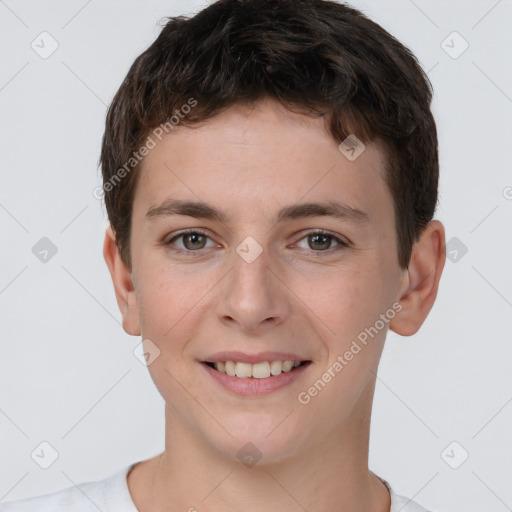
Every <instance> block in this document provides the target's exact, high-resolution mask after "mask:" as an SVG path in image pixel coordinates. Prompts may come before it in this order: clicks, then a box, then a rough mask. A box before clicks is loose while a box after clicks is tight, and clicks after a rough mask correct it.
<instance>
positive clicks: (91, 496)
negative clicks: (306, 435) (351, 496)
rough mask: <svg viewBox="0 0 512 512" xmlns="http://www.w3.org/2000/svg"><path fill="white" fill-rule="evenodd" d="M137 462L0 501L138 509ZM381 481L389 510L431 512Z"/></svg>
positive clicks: (5, 511) (21, 505)
mask: <svg viewBox="0 0 512 512" xmlns="http://www.w3.org/2000/svg"><path fill="white" fill-rule="evenodd" d="M135 464H137V463H134V464H130V465H129V466H127V467H125V468H124V469H122V470H121V471H118V472H117V473H115V474H113V475H112V476H110V477H108V478H105V479H104V480H99V481H96V482H86V483H82V484H80V485H79V487H77V486H72V487H68V488H66V489H63V490H62V491H57V492H53V493H50V494H45V495H43V496H36V497H34V498H25V499H22V500H17V501H8V502H0V512H98V510H101V511H102V512H138V510H137V508H136V507H135V504H134V503H133V501H132V498H131V496H130V491H129V490H128V483H127V480H126V477H127V475H128V472H129V471H130V469H131V468H132V467H133V466H134V465H135ZM379 478H380V477H379ZM380 480H381V481H382V482H383V483H384V485H386V487H387V488H388V489H389V492H390V494H391V509H390V511H389V512H429V511H428V510H426V509H425V508H423V507H422V506H420V505H418V504H417V503H415V502H414V501H411V500H408V499H407V498H404V497H403V496H398V495H397V494H395V493H394V492H393V490H392V489H391V486H390V485H389V484H388V483H387V482H386V481H385V480H383V479H382V478H381V479H380Z"/></svg>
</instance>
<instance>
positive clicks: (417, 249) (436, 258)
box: [389, 220, 446, 336]
mask: <svg viewBox="0 0 512 512" xmlns="http://www.w3.org/2000/svg"><path fill="white" fill-rule="evenodd" d="M445 260H446V249H445V233H444V226H443V224H441V222H439V221H437V220H433V221H430V222H429V224H428V225H427V227H426V228H425V230H424V231H423V233H422V235H421V236H420V239H419V240H418V241H417V242H416V243H415V244H414V246H413V250H412V255H411V261H410V264H409V268H408V275H407V278H408V279H407V283H406V284H407V286H406V287H405V290H401V292H400V296H399V297H398V301H399V302H400V304H401V305H402V310H401V311H400V314H398V315H397V316H396V317H395V318H394V319H393V320H392V321H391V322H390V324H389V328H390V329H391V330H392V331H394V332H396V333H397V334H400V335H402V336H411V335H413V334H415V333H416V332H418V330H419V328H420V327H421V325H422V324H423V322H424V321H425V319H426V318H427V316H428V314H429V312H430V310H431V309H432V306H433V305H434V301H435V299H436V296H437V290H438V287H439V280H440V278H441V274H442V271H443V268H444V264H445Z"/></svg>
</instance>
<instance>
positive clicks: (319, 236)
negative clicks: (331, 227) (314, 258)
mask: <svg viewBox="0 0 512 512" xmlns="http://www.w3.org/2000/svg"><path fill="white" fill-rule="evenodd" d="M302 240H306V243H307V244H308V247H304V248H305V249H307V250H313V251H314V252H327V251H328V250H329V249H331V248H332V247H331V245H332V242H333V241H335V242H336V243H337V244H338V245H337V246H335V247H334V248H336V247H339V246H341V247H348V246H349V244H348V243H347V242H345V241H343V240H341V239H340V238H338V237H337V236H334V235H331V234H330V233H328V232H326V231H323V230H317V231H311V232H309V233H308V234H307V235H306V236H305V237H304V238H302V239H301V241H302ZM297 245H299V244H297Z"/></svg>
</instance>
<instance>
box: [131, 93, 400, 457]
mask: <svg viewBox="0 0 512 512" xmlns="http://www.w3.org/2000/svg"><path fill="white" fill-rule="evenodd" d="M384 167H385V155H384V153H383V151H382V150H381V148H380V147H379V146H378V145H376V144H375V143H372V144H367V145H366V148H365V150H364V151H363V153H362V154H361V155H360V156H359V157H358V158H356V159H355V160H353V161H351V160H349V159H348V158H347V157H346V156H345V155H344V154H342V152H341V151H340V149H339V148H338V145H337V144H336V142H335V141H334V140H333V139H332V138H330V137H329V136H328V134H327V133H326V131H325V128H324V122H323V120H321V119H313V118H309V117H304V116H301V115H299V114H295V113H292V112H290V111H288V110H286V109H285V108H284V107H282V106H280V105H279V104H278V103H276V102H274V101H272V100H265V101H261V102H259V103H257V104H256V105H255V106H253V107H252V108H249V107H247V106H235V107H232V108H230V109H229V110H227V111H225V112H224V113H222V114H221V115H218V116H217V117H215V118H213V119H211V120H209V121H208V122H206V123H204V124H203V125H201V126H200V127H192V128H187V127H180V128H178V129H176V130H174V131H173V132H172V133H171V134H169V135H168V136H166V138H164V139H163V140H162V142H159V143H158V144H157V146H156V147H155V148H154V149H152V150H151V151H150V153H149V154H148V155H147V157H146V159H145V161H144V165H143V168H142V174H141V176H140V180H139V183H138V185H137V190H136V194H135V199H134V204H133V218H132V232H131V236H132V238H131V254H132V273H131V275H130V278H131V279H132V280H133V300H132V303H131V306H130V308H129V309H128V310H125V312H124V321H125V328H126V329H127V330H128V331H129V332H130V333H131V334H134V335H138V334H140V335H141V336H142V338H143V339H144V340H150V342H148V341H145V342H144V343H145V344H146V347H147V348H148V351H149V352H150V353H151V352H152V353H153V354H158V357H156V358H155V359H154V361H152V362H151V363H150V364H149V372H150V374H151V377H152V379H153V380H154V382H155V384H156V386H157V388H158V390H159V392H160V393H161V395H162V397H163V398H164V399H165V402H166V404H167V410H168V413H169V415H170V417H171V418H172V421H173V423H174V424H175V425H180V426H181V427H182V429H183V431H187V432H189V433H190V435H192V436H194V437H195V438H196V439H197V440H199V441H200V442H202V443H204V444H205V446H209V447H211V448H212V449H214V450H218V451H219V452H222V453H223V454H227V455H228V456H231V457H235V456H236V453H237V451H238V450H239V449H240V447H241V446H243V445H244V444H245V443H246V442H249V441H250V442H252V443H253V444H254V445H256V446H257V447H258V449H259V450H260V451H261V452H262V453H263V456H264V457H266V458H267V459H268V460H271V459H277V458H280V457H285V456H287V455H291V454H298V452H300V451H304V452H305V451H307V450H311V449H314V448H315V446H316V445H317V444H319V443H321V442H322V441H323V440H325V439H326V438H328V437H329V436H335V435H338V434H339V432H342V431H343V429H345V430H346V431H348V430H350V429H354V430H355V431H357V429H358V428H359V426H358V425H359V423H358V422H360V420H361V418H362V417H366V416H367V414H368V413H369V409H370V407H371V400H372V391H373V385H374V382H375V374H374V372H376V371H377V366H378V361H379V358H380V355H381V351H382V348H383V344H384V339H385V335H386V331H387V329H388V327H389V323H390V322H391V320H392V318H393V317H395V316H396V315H397V314H398V309H399V308H400V306H399V305H397V301H398V299H399V298H400V295H401V294H402V292H403V291H404V286H406V285H407V280H406V276H407V271H403V270H401V269H400V268H399V266H398V256H397V240H396V233H395V228H394V226H395V223H394V212H393V201H392V197H391V194H390V192H389V190H388V188H387V186H386V184H385V182H384V180H383V174H384ZM171 201H174V203H172V202H171ZM177 201H181V202H194V203H204V205H203V207H202V208H199V207H198V205H195V207H192V206H191V205H188V206H187V205H185V203H180V204H178V203H177ZM306 203H307V204H308V205H310V206H309V207H304V205H305V204H306ZM335 203H336V204H338V205H341V207H340V208H339V209H338V210H335V211H334V212H333V211H330V210H328V209H327V208H326V205H327V206H329V205H331V206H332V205H334V204H335ZM314 205H323V209H322V207H320V206H314ZM336 211H337V213H336ZM215 212H217V213H216V214H215ZM184 230H187V233H184ZM127 326H128V327H127ZM364 333H366V336H365V334H364ZM370 333H371V334H370ZM365 338H366V339H365ZM363 340H365V342H363ZM354 343H355V344H354ZM356 346H357V347H359V349H358V348H356ZM350 354H352V355H351V356H350ZM150 357H152V356H150ZM283 360H284V361H287V360H289V361H293V362H296V364H298V363H300V365H299V366H296V365H295V367H294V369H292V370H289V366H290V363H284V368H283V364H282V363H278V361H283ZM226 361H232V362H231V363H226ZM215 362H217V363H219V362H220V365H219V364H217V365H214V364H212V363H215ZM237 362H238V363H239V364H235V363H237ZM336 362H337V363H338V364H336ZM250 363H253V364H250ZM256 363H258V364H256ZM292 364H293V363H292ZM212 366H213V367H212ZM215 366H217V369H215ZM340 367H341V368H340ZM283 369H284V370H285V371H283ZM286 370H288V371H286ZM223 371H224V372H226V371H228V372H229V373H233V371H235V373H236V374H235V375H234V376H233V375H229V374H228V373H223ZM279 371H280V372H281V373H279ZM269 372H270V376H269ZM273 373H275V374H276V375H273ZM237 375H240V376H237ZM248 375H251V377H248ZM319 381H321V382H319ZM315 383H316V385H315ZM277 426H279V427H277ZM276 427H277V428H276Z"/></svg>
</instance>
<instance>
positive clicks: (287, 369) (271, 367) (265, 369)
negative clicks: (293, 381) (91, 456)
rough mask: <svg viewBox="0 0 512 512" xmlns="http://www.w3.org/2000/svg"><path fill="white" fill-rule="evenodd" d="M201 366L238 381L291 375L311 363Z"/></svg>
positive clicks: (238, 362) (273, 362)
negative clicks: (283, 374) (284, 374)
mask: <svg viewBox="0 0 512 512" xmlns="http://www.w3.org/2000/svg"><path fill="white" fill-rule="evenodd" d="M203 364H204V365H206V366H208V367H210V368H212V369H213V370H214V371H216V372H218V373H220V374H224V375H227V376H230V377H235V378H239V379H251V380H252V379H259V380H265V379H272V378H274V377H277V376H279V375H281V374H282V373H293V372H295V371H297V370H299V368H302V367H304V366H307V365H309V364H311V361H309V360H306V361H292V360H285V361H281V360H272V361H261V362H258V363H248V362H242V361H229V360H228V361H215V362H212V361H203Z"/></svg>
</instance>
